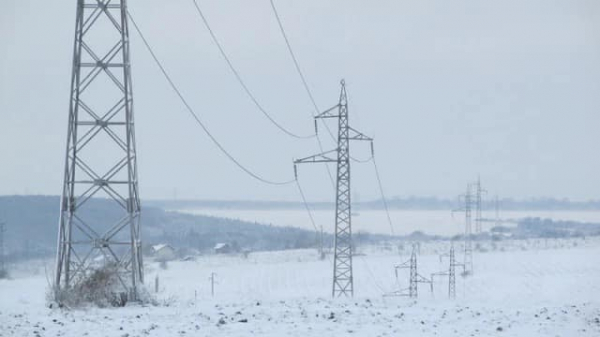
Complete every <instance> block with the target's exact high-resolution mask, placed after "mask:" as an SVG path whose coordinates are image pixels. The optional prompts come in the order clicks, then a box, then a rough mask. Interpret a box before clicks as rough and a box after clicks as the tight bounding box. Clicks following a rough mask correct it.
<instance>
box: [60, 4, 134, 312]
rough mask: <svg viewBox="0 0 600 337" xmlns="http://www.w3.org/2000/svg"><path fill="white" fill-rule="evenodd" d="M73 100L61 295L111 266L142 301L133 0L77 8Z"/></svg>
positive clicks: (127, 291) (63, 208)
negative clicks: (91, 206)
mask: <svg viewBox="0 0 600 337" xmlns="http://www.w3.org/2000/svg"><path fill="white" fill-rule="evenodd" d="M70 96H71V100H70V106H69V121H68V132H67V135H68V137H67V147H66V160H65V171H64V185H63V191H62V200H61V210H60V220H59V233H58V246H57V257H56V269H55V276H54V287H55V294H56V295H57V297H58V294H59V293H60V292H61V291H68V290H69V289H70V287H71V286H73V285H74V284H75V283H77V281H79V280H81V279H82V278H84V277H85V276H86V275H88V274H89V273H90V272H92V271H93V270H95V269H97V268H101V267H103V266H108V265H110V266H112V267H116V268H117V270H118V277H119V279H120V285H121V286H122V290H121V292H122V293H125V294H128V296H129V298H130V299H135V298H136V296H137V290H138V286H139V285H140V283H143V275H144V274H143V263H142V254H141V238H140V200H139V192H138V174H137V160H136V158H137V156H136V148H135V133H134V118H133V98H132V83H131V64H130V56H129V28H128V19H127V0H113V1H111V0H94V1H91V0H78V1H77V12H76V28H75V43H74V51H73V71H72V77H71V95H70ZM92 197H94V198H96V200H95V201H94V202H95V203H96V204H97V205H101V206H102V207H103V208H102V213H101V214H97V212H98V211H97V210H96V211H94V210H93V209H92V210H90V209H88V207H89V204H90V199H91V198H92ZM93 212H96V214H93ZM98 219H102V220H98ZM57 300H60V299H59V298H57Z"/></svg>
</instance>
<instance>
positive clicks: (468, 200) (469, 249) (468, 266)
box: [464, 184, 473, 275]
mask: <svg viewBox="0 0 600 337" xmlns="http://www.w3.org/2000/svg"><path fill="white" fill-rule="evenodd" d="M472 204H473V194H472V191H471V184H468V185H467V193H466V194H465V256H464V266H465V272H464V274H465V275H470V274H473V238H472V236H473V233H472V228H471V218H472V214H471V212H472Z"/></svg>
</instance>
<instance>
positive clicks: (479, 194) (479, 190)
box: [474, 177, 487, 234]
mask: <svg viewBox="0 0 600 337" xmlns="http://www.w3.org/2000/svg"><path fill="white" fill-rule="evenodd" d="M474 187H475V198H476V199H475V207H476V208H475V233H477V234H480V233H481V232H482V226H481V223H482V221H483V218H482V217H481V215H482V214H481V212H482V203H483V194H484V193H487V191H486V190H484V189H483V187H482V186H481V177H478V178H477V182H476V183H475V186H474Z"/></svg>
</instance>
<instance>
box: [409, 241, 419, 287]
mask: <svg viewBox="0 0 600 337" xmlns="http://www.w3.org/2000/svg"><path fill="white" fill-rule="evenodd" d="M409 263H410V278H409V282H408V296H409V297H410V298H417V296H418V293H417V289H418V288H417V277H418V274H417V252H416V249H415V246H414V245H413V249H412V252H411V253H410V260H409Z"/></svg>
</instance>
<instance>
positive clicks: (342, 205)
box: [294, 80, 373, 297]
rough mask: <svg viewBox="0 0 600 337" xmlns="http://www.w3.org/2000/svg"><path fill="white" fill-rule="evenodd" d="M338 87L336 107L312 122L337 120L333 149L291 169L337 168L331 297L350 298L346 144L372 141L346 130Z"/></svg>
mask: <svg viewBox="0 0 600 337" xmlns="http://www.w3.org/2000/svg"><path fill="white" fill-rule="evenodd" d="M341 86H342V88H341V92H340V99H339V102H338V104H336V105H335V106H334V107H332V108H330V109H328V110H326V111H324V112H322V113H320V114H319V115H317V116H315V118H316V119H325V118H337V119H338V137H337V142H338V146H337V149H335V150H331V151H326V152H322V153H319V154H317V155H314V156H310V157H306V158H303V159H298V160H295V161H294V168H295V167H296V166H295V165H297V164H305V163H336V164H337V182H336V200H335V248H334V259H333V288H332V296H333V297H339V296H342V295H344V296H353V295H354V280H353V277H352V212H351V201H350V141H351V140H364V141H370V142H372V141H373V139H372V138H370V137H367V136H365V135H364V134H362V133H360V132H358V131H356V130H355V129H353V128H351V127H350V125H349V123H348V97H347V95H346V84H345V82H344V80H342V81H341ZM315 125H316V124H315ZM334 153H336V154H337V157H336V158H334V157H333V154H334ZM295 171H296V170H295Z"/></svg>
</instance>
